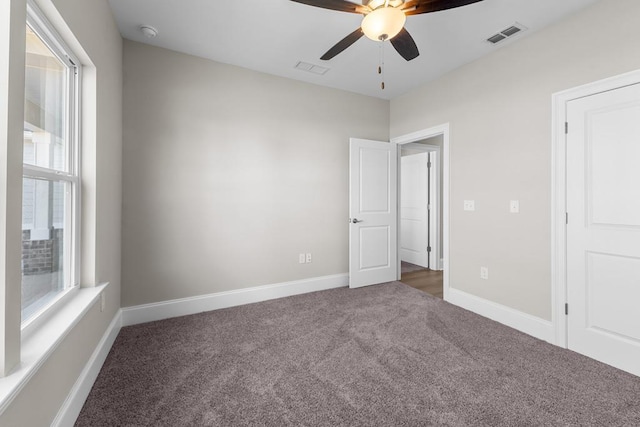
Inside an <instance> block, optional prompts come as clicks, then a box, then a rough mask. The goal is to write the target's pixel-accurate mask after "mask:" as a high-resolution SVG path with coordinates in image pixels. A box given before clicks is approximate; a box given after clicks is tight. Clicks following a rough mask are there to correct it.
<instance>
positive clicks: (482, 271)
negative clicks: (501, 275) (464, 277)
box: [480, 267, 489, 280]
mask: <svg viewBox="0 0 640 427" xmlns="http://www.w3.org/2000/svg"><path fill="white" fill-rule="evenodd" d="M480 278H481V279H483V280H489V268H487V267H480Z"/></svg>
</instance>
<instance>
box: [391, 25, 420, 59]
mask: <svg viewBox="0 0 640 427" xmlns="http://www.w3.org/2000/svg"><path fill="white" fill-rule="evenodd" d="M391 44H392V45H393V47H394V48H395V49H396V50H397V51H398V53H399V54H400V56H402V57H403V58H404V59H406V60H407V61H411V60H412V59H415V58H417V57H418V55H420V52H418V46H416V42H415V41H414V40H413V37H411V34H409V32H408V31H407V30H406V29H404V28H403V29H402V30H400V32H399V33H398V35H397V36H395V37H394V38H392V39H391Z"/></svg>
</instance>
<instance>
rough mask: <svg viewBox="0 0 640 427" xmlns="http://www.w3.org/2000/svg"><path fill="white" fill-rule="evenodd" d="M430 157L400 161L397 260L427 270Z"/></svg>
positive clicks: (405, 157) (423, 154)
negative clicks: (398, 247)
mask: <svg viewBox="0 0 640 427" xmlns="http://www.w3.org/2000/svg"><path fill="white" fill-rule="evenodd" d="M428 163H429V153H428V152H424V153H415V154H411V155H407V156H402V158H401V159H400V259H401V260H402V261H406V262H410V263H412V264H416V265H419V266H422V267H425V268H427V267H428V266H429V252H427V247H428V245H429V239H428V237H429V236H428V231H429V222H428V210H427V207H428V205H429V199H428V193H429V169H428V167H427V164H428Z"/></svg>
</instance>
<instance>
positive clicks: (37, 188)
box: [22, 177, 71, 322]
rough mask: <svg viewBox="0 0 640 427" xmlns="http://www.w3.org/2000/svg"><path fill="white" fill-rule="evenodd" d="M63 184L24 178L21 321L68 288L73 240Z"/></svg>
mask: <svg viewBox="0 0 640 427" xmlns="http://www.w3.org/2000/svg"><path fill="white" fill-rule="evenodd" d="M70 186H71V184H70V183H68V182H64V181H47V180H43V179H32V178H26V177H25V178H24V179H23V186H22V198H23V202H22V321H23V322H24V321H25V320H28V319H29V318H30V317H32V316H33V315H34V314H36V313H37V312H38V311H39V310H40V309H41V308H42V307H43V306H45V305H46V304H47V303H48V302H50V301H51V300H52V299H53V298H55V297H56V295H58V294H59V293H60V292H62V291H63V290H64V289H65V288H66V287H67V285H68V282H69V280H68V269H69V268H68V266H67V263H68V258H69V255H68V253H69V243H68V242H70V239H69V237H70V236H67V235H66V233H67V232H68V229H67V227H66V226H65V225H66V222H67V218H68V215H69V212H68V208H67V206H68V200H69V199H68V193H69V191H68V190H70Z"/></svg>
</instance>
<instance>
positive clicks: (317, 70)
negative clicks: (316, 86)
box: [295, 61, 329, 76]
mask: <svg viewBox="0 0 640 427" xmlns="http://www.w3.org/2000/svg"><path fill="white" fill-rule="evenodd" d="M295 68H297V69H298V70H302V71H307V72H309V73H313V74H318V75H320V76H322V75H324V74H325V73H326V72H327V71H329V69H328V68H327V67H321V66H320V65H314V64H309V63H308V62H302V61H300V62H298V63H297V64H296V66H295Z"/></svg>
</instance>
